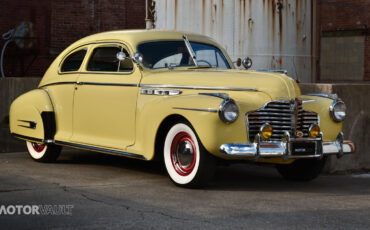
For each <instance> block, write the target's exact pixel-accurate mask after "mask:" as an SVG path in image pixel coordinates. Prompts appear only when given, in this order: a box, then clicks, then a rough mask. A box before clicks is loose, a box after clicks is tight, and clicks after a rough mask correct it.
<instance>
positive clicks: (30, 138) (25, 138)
mask: <svg viewBox="0 0 370 230" xmlns="http://www.w3.org/2000/svg"><path fill="white" fill-rule="evenodd" d="M11 135H12V136H13V137H15V138H18V139H21V140H25V141H34V142H39V143H44V142H45V140H43V139H39V138H34V137H28V136H23V135H20V134H17V133H11Z"/></svg>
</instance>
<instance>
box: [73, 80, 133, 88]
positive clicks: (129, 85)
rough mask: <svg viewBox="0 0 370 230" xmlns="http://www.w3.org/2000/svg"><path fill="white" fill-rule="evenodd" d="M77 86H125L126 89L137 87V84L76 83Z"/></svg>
mask: <svg viewBox="0 0 370 230" xmlns="http://www.w3.org/2000/svg"><path fill="white" fill-rule="evenodd" d="M76 84H77V85H103V86H127V87H138V86H139V85H138V84H126V83H105V82H85V81H82V82H80V81H77V82H76Z"/></svg>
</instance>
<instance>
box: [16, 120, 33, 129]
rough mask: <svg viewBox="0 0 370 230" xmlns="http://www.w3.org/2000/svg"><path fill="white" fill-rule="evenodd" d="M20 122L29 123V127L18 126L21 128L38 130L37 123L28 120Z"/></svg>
mask: <svg viewBox="0 0 370 230" xmlns="http://www.w3.org/2000/svg"><path fill="white" fill-rule="evenodd" d="M18 121H20V122H24V123H28V126H27V125H18V126H19V127H23V128H28V129H36V126H37V122H36V121H27V120H18Z"/></svg>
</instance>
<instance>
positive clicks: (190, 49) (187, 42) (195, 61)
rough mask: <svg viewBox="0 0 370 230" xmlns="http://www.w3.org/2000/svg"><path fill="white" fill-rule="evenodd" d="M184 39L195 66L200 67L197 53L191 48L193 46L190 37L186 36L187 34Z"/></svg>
mask: <svg viewBox="0 0 370 230" xmlns="http://www.w3.org/2000/svg"><path fill="white" fill-rule="evenodd" d="M182 37H183V38H184V42H185V45H186V48H187V49H188V52H189V54H190V57H191V59H192V60H193V62H194V64H195V65H196V66H198V62H197V55H195V52H194V50H193V48H192V47H191V44H190V42H189V40H188V36H186V34H184V35H182Z"/></svg>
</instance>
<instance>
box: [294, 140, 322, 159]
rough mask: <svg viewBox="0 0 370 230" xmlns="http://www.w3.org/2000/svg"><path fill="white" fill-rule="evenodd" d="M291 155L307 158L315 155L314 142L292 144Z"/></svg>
mask: <svg viewBox="0 0 370 230" xmlns="http://www.w3.org/2000/svg"><path fill="white" fill-rule="evenodd" d="M291 147H292V148H291V150H292V151H291V154H292V155H293V156H308V155H315V154H316V142H292V143H291Z"/></svg>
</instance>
